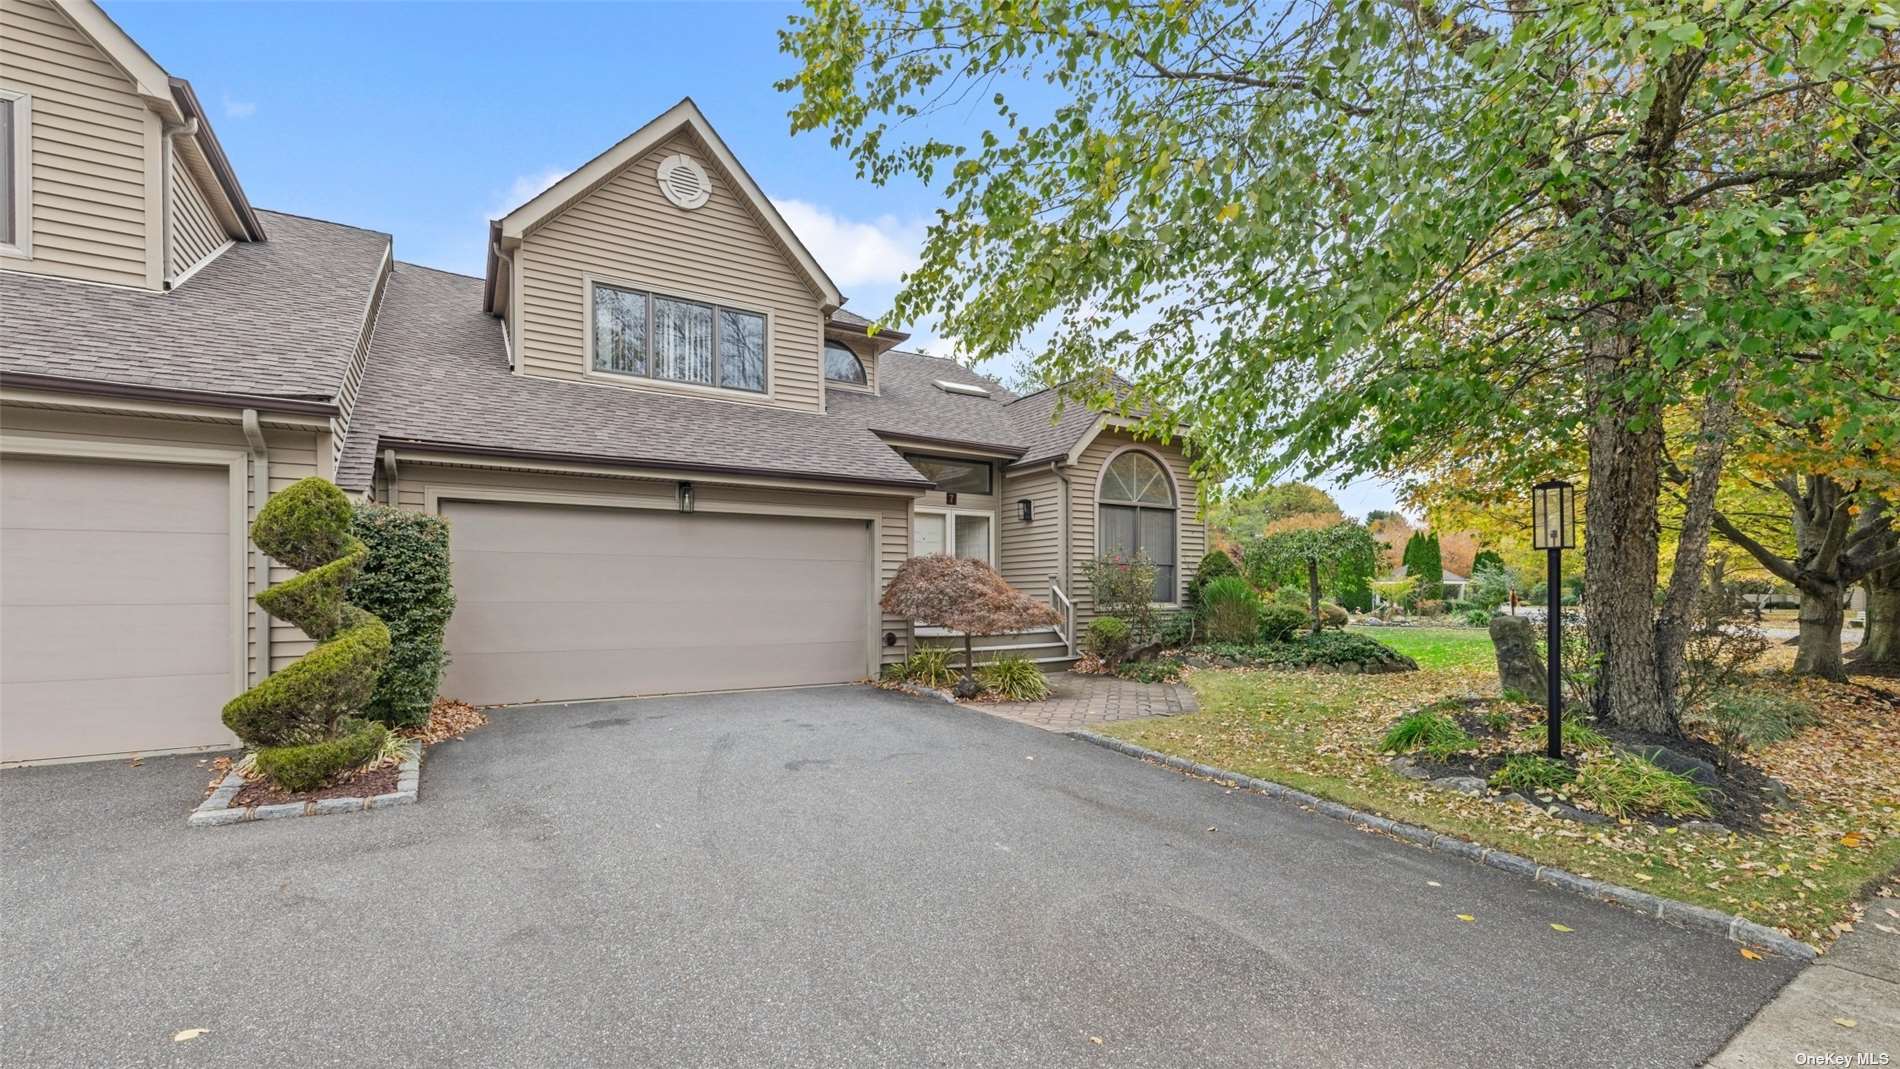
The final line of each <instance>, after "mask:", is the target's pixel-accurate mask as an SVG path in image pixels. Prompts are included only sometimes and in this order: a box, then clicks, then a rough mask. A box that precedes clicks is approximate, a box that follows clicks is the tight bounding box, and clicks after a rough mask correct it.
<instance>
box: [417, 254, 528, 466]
mask: <svg viewBox="0 0 1900 1069" xmlns="http://www.w3.org/2000/svg"><path fill="white" fill-rule="evenodd" d="M489 245H490V246H491V247H492V248H493V249H494V250H495V259H497V260H500V261H502V262H503V263H506V264H507V265H508V311H507V312H505V313H503V314H502V317H501V342H502V347H503V348H504V349H506V350H507V351H508V370H509V371H513V370H515V339H514V338H513V336H512V335H511V334H510V333H509V331H508V323H509V321H510V320H512V319H513V318H514V316H515V310H516V309H515V294H514V289H515V258H514V254H512V253H510V252H508V251H506V250H505V249H503V248H502V247H501V242H499V241H493V242H490V243H489ZM391 463H394V461H391Z"/></svg>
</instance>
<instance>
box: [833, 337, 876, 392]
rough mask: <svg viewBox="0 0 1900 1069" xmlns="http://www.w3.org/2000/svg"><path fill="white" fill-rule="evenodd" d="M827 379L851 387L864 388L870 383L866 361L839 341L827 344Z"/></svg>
mask: <svg viewBox="0 0 1900 1069" xmlns="http://www.w3.org/2000/svg"><path fill="white" fill-rule="evenodd" d="M825 379H826V380H827V381H830V382H842V383H845V384H847V385H850V386H864V385H867V384H868V383H869V381H870V380H869V379H868V378H867V377H866V376H865V374H864V361H862V360H859V359H858V354H856V353H854V352H852V351H851V347H850V346H848V345H846V344H845V343H843V342H838V341H828V342H826V343H825Z"/></svg>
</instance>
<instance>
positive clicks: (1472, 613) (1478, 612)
mask: <svg viewBox="0 0 1900 1069" xmlns="http://www.w3.org/2000/svg"><path fill="white" fill-rule="evenodd" d="M1490 625H1491V611H1490V610H1489V609H1466V610H1465V626H1466V627H1489V626H1490Z"/></svg>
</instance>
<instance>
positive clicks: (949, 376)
mask: <svg viewBox="0 0 1900 1069" xmlns="http://www.w3.org/2000/svg"><path fill="white" fill-rule="evenodd" d="M939 379H942V380H945V381H948V382H959V383H965V384H968V385H971V386H979V387H982V388H983V389H985V390H988V391H990V396H989V397H974V396H970V395H967V394H954V393H949V392H946V391H944V390H942V389H939V388H938V387H937V385H936V382H937V380H939ZM877 390H878V392H877V393H876V394H875V395H873V394H867V393H859V392H857V391H853V390H832V391H830V394H829V396H828V397H827V398H826V402H825V403H826V406H827V407H828V408H829V409H830V412H831V417H832V418H833V419H837V420H842V421H845V422H849V423H852V424H854V425H857V426H861V427H865V428H868V429H870V430H873V431H876V432H878V433H880V434H887V435H909V436H913V437H919V438H937V439H941V440H944V441H949V442H967V443H969V444H972V445H985V446H994V447H997V448H1000V449H1005V450H1009V451H1012V452H1013V451H1014V450H1015V449H1016V447H1017V445H1018V439H1019V438H1020V437H1021V435H1020V432H1019V431H1018V430H1017V428H1016V426H1015V424H1014V423H1013V422H1011V420H1010V416H1009V411H1008V409H1007V408H1005V407H1004V404H1005V402H1007V401H1009V400H1010V399H1011V398H1013V397H1015V396H1016V395H1015V394H1013V393H1010V392H1009V391H1008V390H1006V389H1004V388H1003V387H1002V386H1001V385H999V384H997V383H996V382H994V381H992V380H990V379H988V378H985V377H983V376H982V375H979V374H977V373H976V372H974V371H971V370H970V369H969V368H966V367H964V366H963V365H961V364H959V363H957V362H956V361H954V360H944V359H940V358H938V357H934V356H925V355H923V354H921V353H906V352H901V351H897V350H893V351H891V352H888V353H885V354H884V355H883V356H880V357H878V359H877Z"/></svg>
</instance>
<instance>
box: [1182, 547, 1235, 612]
mask: <svg viewBox="0 0 1900 1069" xmlns="http://www.w3.org/2000/svg"><path fill="white" fill-rule="evenodd" d="M1239 574H1240V565H1238V564H1236V563H1234V558H1233V555H1232V554H1230V553H1228V552H1227V551H1226V550H1224V549H1210V550H1208V551H1207V555H1206V556H1204V557H1202V558H1201V564H1200V567H1199V568H1197V569H1195V572H1194V578H1193V579H1190V580H1188V586H1187V608H1188V609H1189V610H1190V611H1196V612H1198V611H1199V609H1200V607H1201V590H1202V589H1203V588H1204V587H1206V586H1207V584H1209V583H1211V582H1213V581H1214V580H1216V579H1219V578H1221V577H1223V576H1229V575H1239Z"/></svg>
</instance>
